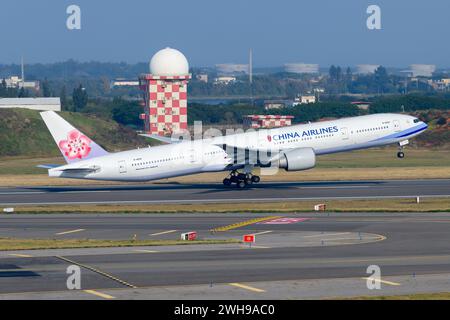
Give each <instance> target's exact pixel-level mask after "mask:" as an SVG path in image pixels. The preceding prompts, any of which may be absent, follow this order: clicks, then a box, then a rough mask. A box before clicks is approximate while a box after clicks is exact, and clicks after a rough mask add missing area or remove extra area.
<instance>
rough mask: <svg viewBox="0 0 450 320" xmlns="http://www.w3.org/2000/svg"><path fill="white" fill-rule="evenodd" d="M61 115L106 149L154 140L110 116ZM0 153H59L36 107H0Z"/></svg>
mask: <svg viewBox="0 0 450 320" xmlns="http://www.w3.org/2000/svg"><path fill="white" fill-rule="evenodd" d="M60 115H61V116H62V117H63V118H64V119H66V120H67V121H68V122H70V123H71V124H73V125H74V126H75V127H76V128H78V129H79V130H81V131H82V132H83V133H85V134H86V135H88V136H89V137H90V138H91V139H93V140H95V141H96V142H97V143H98V144H100V145H102V146H104V147H105V149H107V150H108V151H121V150H127V149H131V148H136V147H145V146H148V145H149V144H151V143H153V142H150V141H149V140H147V139H145V138H143V137H140V136H138V135H137V134H136V133H135V132H134V131H133V130H131V129H128V128H125V127H123V126H120V125H119V124H118V123H117V122H115V121H113V120H107V119H102V118H98V117H96V116H93V115H87V114H82V113H71V112H61V113H60ZM0 137H1V140H0V157H7V156H20V157H28V158H30V157H33V158H34V157H39V156H45V157H52V156H58V155H60V153H59V150H58V148H57V146H56V144H55V142H54V141H53V138H52V137H51V135H50V133H49V131H48V129H47V127H46V126H45V123H44V122H43V120H42V119H41V116H40V115H39V112H38V111H34V110H27V109H0Z"/></svg>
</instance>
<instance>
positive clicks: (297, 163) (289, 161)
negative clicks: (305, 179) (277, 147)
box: [278, 148, 316, 171]
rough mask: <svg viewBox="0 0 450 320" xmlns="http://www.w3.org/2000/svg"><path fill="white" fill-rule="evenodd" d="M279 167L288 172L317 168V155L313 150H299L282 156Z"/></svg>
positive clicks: (284, 153) (287, 152)
mask: <svg viewBox="0 0 450 320" xmlns="http://www.w3.org/2000/svg"><path fill="white" fill-rule="evenodd" d="M278 163H279V167H280V168H282V169H285V170H286V171H301V170H308V169H312V168H314V167H315V166H316V154H315V153H314V150H313V149H312V148H299V149H294V150H290V151H286V152H283V153H281V154H280V157H279V160H278Z"/></svg>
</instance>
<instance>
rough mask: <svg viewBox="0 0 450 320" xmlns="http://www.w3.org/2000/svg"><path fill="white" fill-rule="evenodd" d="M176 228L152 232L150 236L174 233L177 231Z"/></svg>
mask: <svg viewBox="0 0 450 320" xmlns="http://www.w3.org/2000/svg"><path fill="white" fill-rule="evenodd" d="M177 231H178V230H168V231H162V232H158V233H152V234H151V236H161V235H163V234H168V233H174V232H177Z"/></svg>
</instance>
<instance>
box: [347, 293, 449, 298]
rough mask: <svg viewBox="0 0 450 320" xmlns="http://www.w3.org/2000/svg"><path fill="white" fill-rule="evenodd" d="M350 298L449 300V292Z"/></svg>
mask: <svg viewBox="0 0 450 320" xmlns="http://www.w3.org/2000/svg"><path fill="white" fill-rule="evenodd" d="M349 299H350V300H450V292H439V293H418V294H407V295H398V296H373V297H370V296H364V297H354V298H349Z"/></svg>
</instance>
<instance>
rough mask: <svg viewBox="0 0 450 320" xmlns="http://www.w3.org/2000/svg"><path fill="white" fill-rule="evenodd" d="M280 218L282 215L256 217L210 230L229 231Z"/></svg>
mask: <svg viewBox="0 0 450 320" xmlns="http://www.w3.org/2000/svg"><path fill="white" fill-rule="evenodd" d="M279 218H281V217H279V216H271V217H262V218H256V219H251V220H246V221H241V222H237V223H233V224H230V225H228V226H223V227H218V228H214V229H211V230H210V231H211V232H219V231H229V230H233V229H237V228H241V227H245V226H249V225H251V224H255V223H258V222H263V221H268V220H275V219H279Z"/></svg>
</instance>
